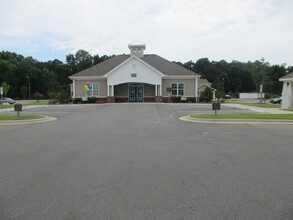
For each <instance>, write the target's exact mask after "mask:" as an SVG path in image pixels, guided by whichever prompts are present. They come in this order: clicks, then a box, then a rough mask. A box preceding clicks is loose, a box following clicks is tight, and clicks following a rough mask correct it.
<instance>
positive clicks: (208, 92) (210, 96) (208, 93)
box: [199, 87, 213, 102]
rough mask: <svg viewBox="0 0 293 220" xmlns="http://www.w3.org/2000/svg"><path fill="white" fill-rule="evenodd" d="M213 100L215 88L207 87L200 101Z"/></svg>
mask: <svg viewBox="0 0 293 220" xmlns="http://www.w3.org/2000/svg"><path fill="white" fill-rule="evenodd" d="M212 100H213V90H212V89H211V88H210V87H206V88H205V90H204V91H203V92H202V93H201V95H200V97H199V101H200V102H211V101H212Z"/></svg>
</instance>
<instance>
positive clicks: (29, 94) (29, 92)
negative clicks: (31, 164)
mask: <svg viewBox="0 0 293 220" xmlns="http://www.w3.org/2000/svg"><path fill="white" fill-rule="evenodd" d="M26 78H27V79H28V99H29V100H31V81H30V78H29V76H26Z"/></svg>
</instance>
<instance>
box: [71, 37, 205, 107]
mask: <svg viewBox="0 0 293 220" xmlns="http://www.w3.org/2000/svg"><path fill="white" fill-rule="evenodd" d="M128 47H129V49H130V54H129V55H125V54H123V55H118V56H114V57H112V58H110V59H108V60H105V61H103V62H101V63H99V64H97V65H95V66H92V67H90V68H88V69H85V70H82V71H80V72H78V73H76V74H73V75H72V76H70V77H69V78H70V79H71V80H72V84H71V94H72V98H82V97H85V96H86V97H95V98H98V99H101V100H105V101H107V102H154V101H156V102H162V101H163V100H164V99H167V98H168V97H169V96H183V97H187V98H188V97H191V98H195V99H196V100H197V99H198V97H199V95H200V92H201V91H202V89H204V88H205V87H206V86H210V83H209V82H208V81H207V80H204V79H200V75H199V74H197V73H195V72H193V71H190V70H188V69H186V68H184V67H182V66H180V65H178V64H175V63H173V62H170V61H168V60H166V59H164V58H162V57H160V56H158V55H155V54H144V50H145V48H146V47H145V44H142V43H138V42H135V43H132V44H129V45H128ZM87 82H89V83H90V84H91V86H90V88H87V89H85V88H86V87H85V85H86V83H87Z"/></svg>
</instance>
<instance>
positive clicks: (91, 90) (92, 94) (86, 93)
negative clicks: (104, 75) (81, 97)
mask: <svg viewBox="0 0 293 220" xmlns="http://www.w3.org/2000/svg"><path fill="white" fill-rule="evenodd" d="M94 84H95V85H97V86H98V95H94V87H93V86H92V88H91V89H90V91H89V92H91V95H88V91H85V95H86V96H87V97H99V95H100V85H99V83H92V85H94Z"/></svg>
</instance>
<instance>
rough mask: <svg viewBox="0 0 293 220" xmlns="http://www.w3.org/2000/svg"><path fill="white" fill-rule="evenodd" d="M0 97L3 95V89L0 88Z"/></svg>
mask: <svg viewBox="0 0 293 220" xmlns="http://www.w3.org/2000/svg"><path fill="white" fill-rule="evenodd" d="M0 95H3V87H0Z"/></svg>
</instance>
